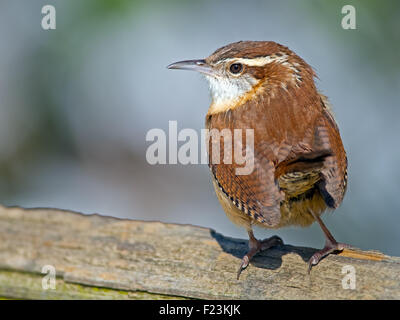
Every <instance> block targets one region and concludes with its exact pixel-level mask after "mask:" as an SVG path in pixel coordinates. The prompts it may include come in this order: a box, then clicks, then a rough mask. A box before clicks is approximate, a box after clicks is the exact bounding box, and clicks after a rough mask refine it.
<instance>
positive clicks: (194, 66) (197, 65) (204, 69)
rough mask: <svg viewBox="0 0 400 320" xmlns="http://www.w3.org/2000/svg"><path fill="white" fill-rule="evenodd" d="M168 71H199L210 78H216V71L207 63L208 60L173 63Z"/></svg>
mask: <svg viewBox="0 0 400 320" xmlns="http://www.w3.org/2000/svg"><path fill="white" fill-rule="evenodd" d="M167 68H168V69H181V70H192V71H197V72H200V73H203V74H206V75H209V76H215V71H214V69H213V68H212V67H211V66H210V65H209V64H208V63H207V62H206V60H185V61H179V62H175V63H171V64H170V65H169V66H167Z"/></svg>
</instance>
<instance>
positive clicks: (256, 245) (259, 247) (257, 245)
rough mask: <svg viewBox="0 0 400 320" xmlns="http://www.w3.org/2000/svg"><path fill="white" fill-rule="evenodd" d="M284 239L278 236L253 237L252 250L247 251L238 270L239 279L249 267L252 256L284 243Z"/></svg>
mask: <svg viewBox="0 0 400 320" xmlns="http://www.w3.org/2000/svg"><path fill="white" fill-rule="evenodd" d="M282 244H283V241H282V239H281V238H279V237H278V236H272V237H271V238H267V239H264V240H261V241H260V240H257V239H256V238H254V237H253V238H251V237H250V240H249V248H250V250H249V251H248V252H247V253H246V255H245V256H244V257H243V259H242V263H241V264H240V267H239V270H238V272H237V279H238V280H239V277H240V274H241V273H242V271H243V270H244V269H246V268H247V266H248V265H249V262H250V260H251V258H253V257H254V256H255V255H256V254H257V253H258V252H260V251H263V250H266V249H269V248H271V247H274V246H277V245H282Z"/></svg>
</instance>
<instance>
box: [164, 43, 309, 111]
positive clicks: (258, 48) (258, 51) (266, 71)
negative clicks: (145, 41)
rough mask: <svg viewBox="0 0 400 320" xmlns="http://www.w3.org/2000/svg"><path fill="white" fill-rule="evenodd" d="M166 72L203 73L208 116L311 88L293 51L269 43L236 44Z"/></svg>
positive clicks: (177, 64) (304, 66) (305, 68)
mask: <svg viewBox="0 0 400 320" xmlns="http://www.w3.org/2000/svg"><path fill="white" fill-rule="evenodd" d="M168 68H169V69H182V70H193V71H197V72H200V73H202V74H204V75H205V76H206V78H207V80H208V82H209V84H210V91H211V97H212V103H211V107H210V110H209V113H218V112H223V111H226V110H229V109H233V108H236V107H238V106H240V105H243V104H244V103H245V102H247V101H248V100H250V99H256V98H259V97H261V98H269V99H273V98H275V97H277V96H278V95H279V94H280V92H282V93H284V92H286V93H290V90H298V89H300V88H301V87H302V86H304V85H306V86H307V87H308V86H309V85H312V86H314V84H313V76H314V72H313V70H312V69H311V67H310V66H309V65H308V64H307V63H306V62H304V60H302V59H301V58H300V57H299V56H297V55H296V54H295V53H294V52H292V51H291V50H289V49H288V48H287V47H285V46H282V45H280V44H278V43H276V42H272V41H239V42H235V43H231V44H229V45H227V46H224V47H222V48H220V49H218V50H217V51H215V52H214V53H213V54H211V55H210V56H209V57H207V58H205V59H200V60H185V61H179V62H175V63H172V64H170V65H169V66H168Z"/></svg>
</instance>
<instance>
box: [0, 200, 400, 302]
mask: <svg viewBox="0 0 400 320" xmlns="http://www.w3.org/2000/svg"><path fill="white" fill-rule="evenodd" d="M246 251H247V241H245V240H240V239H232V238H228V237H224V236H223V235H221V234H218V233H216V232H215V231H213V230H210V229H206V228H201V227H196V226H191V225H176V224H165V223H161V222H145V221H136V220H121V219H117V218H112V217H104V216H100V215H97V214H94V215H82V214H79V213H74V212H68V211H62V210H56V209H30V210H28V209H21V208H5V207H0V297H6V298H25V299H32V298H33V299H168V298H174V299H181V298H182V299H188V298H198V299H400V281H399V274H400V258H397V257H389V256H386V255H384V254H381V253H379V252H374V251H360V250H345V251H343V252H342V253H341V254H340V255H331V256H329V257H327V258H325V259H324V260H323V261H322V262H321V263H320V264H319V265H317V266H315V267H314V268H313V270H312V272H311V274H310V275H309V274H308V273H307V260H308V259H309V258H310V257H311V255H312V254H313V253H314V252H315V249H312V248H303V247H294V246H290V245H283V246H280V247H276V248H273V249H270V250H267V251H265V252H262V253H260V254H258V255H257V256H256V257H254V259H253V260H252V262H251V263H250V265H249V267H248V268H247V269H246V270H245V271H244V272H243V273H242V275H241V277H240V280H236V271H237V267H238V265H239V263H240V260H241V258H242V256H243V255H244V254H245V252H246ZM44 266H50V268H52V267H54V269H55V271H56V288H55V289H51V288H48V289H47V290H45V289H43V287H42V282H43V277H44V274H42V273H41V272H42V270H43V267H44ZM349 270H350V272H353V273H354V277H353V278H352V281H353V284H355V288H354V289H346V288H348V287H349V285H348V284H349V283H350V282H351V281H350V282H349V281H347V279H348V278H349V276H350V275H349V274H347V273H346V272H349ZM46 279H47V278H46ZM45 281H47V280H45Z"/></svg>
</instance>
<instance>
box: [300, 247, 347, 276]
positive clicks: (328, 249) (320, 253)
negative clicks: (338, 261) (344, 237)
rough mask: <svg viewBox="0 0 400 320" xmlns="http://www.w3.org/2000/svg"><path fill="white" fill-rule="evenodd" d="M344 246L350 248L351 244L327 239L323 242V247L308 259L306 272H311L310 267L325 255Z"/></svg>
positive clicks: (340, 249) (341, 249)
mask: <svg viewBox="0 0 400 320" xmlns="http://www.w3.org/2000/svg"><path fill="white" fill-rule="evenodd" d="M345 248H351V246H350V245H348V244H346V243H341V242H336V241H335V240H333V241H328V240H327V241H326V243H325V247H324V248H323V249H322V250H320V251H317V252H316V253H314V254H313V255H312V257H311V258H310V260H308V273H310V272H311V268H312V267H313V266H315V265H317V264H318V263H319V262H320V261H321V260H322V259H323V258H325V257H326V256H327V255H329V254H331V253H335V252H338V251H343V249H345Z"/></svg>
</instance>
